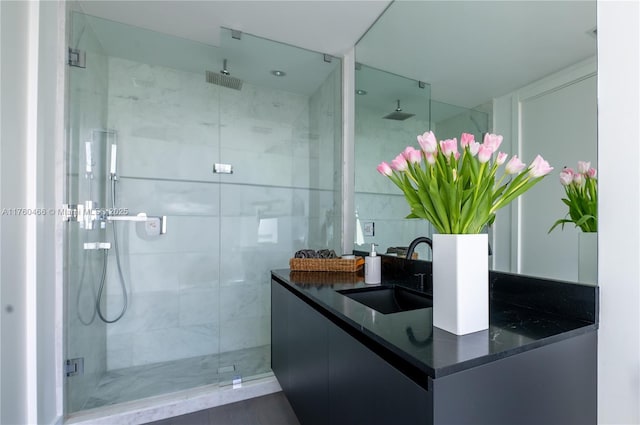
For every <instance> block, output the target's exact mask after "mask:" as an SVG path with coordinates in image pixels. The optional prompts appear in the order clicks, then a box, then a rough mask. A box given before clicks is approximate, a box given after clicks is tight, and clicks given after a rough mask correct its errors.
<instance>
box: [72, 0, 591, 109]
mask: <svg viewBox="0 0 640 425" xmlns="http://www.w3.org/2000/svg"><path fill="white" fill-rule="evenodd" d="M80 5H81V7H82V9H83V11H84V12H86V13H88V14H90V15H95V16H99V17H103V18H106V19H110V20H114V21H118V22H123V23H126V24H130V25H135V26H138V27H142V28H146V29H151V30H154V31H158V32H162V33H165V34H169V35H174V36H178V37H181V38H184V39H189V40H195V41H198V42H201V43H205V44H209V45H214V46H218V45H220V43H221V31H220V28H221V27H223V28H233V29H237V30H240V31H243V32H245V33H249V34H253V35H257V36H260V37H264V38H267V39H271V40H275V41H279V42H283V43H287V44H291V45H294V46H298V47H303V48H306V49H310V50H314V51H317V52H322V53H329V54H331V55H335V56H340V55H342V54H344V53H345V52H346V51H348V50H349V49H350V47H352V46H353V45H354V44H355V43H356V42H357V41H358V40H359V39H360V37H361V36H362V35H363V34H364V33H365V32H366V31H367V29H368V28H369V27H370V26H371V25H372V24H373V23H374V22H375V21H376V19H377V18H378V16H379V15H380V14H381V13H382V12H383V11H384V10H385V8H386V7H387V6H388V5H389V2H388V1H371V0H362V1H329V0H325V1H303V0H298V1H245V0H236V1H204V0H201V1H175V0H174V1H169V0H167V1H149V0H144V1H116V0H111V1H95V0H84V1H81V2H80ZM595 13H596V3H595V0H591V1H576V0H567V1H558V0H556V1H523V0H511V1H486V0H475V1H474V0H469V1H451V0H449V1H431V0H423V1H396V2H394V3H393V4H392V5H391V6H390V7H389V9H388V10H387V11H386V13H385V14H384V15H383V16H382V17H381V18H380V19H379V20H378V22H377V23H376V24H375V26H374V27H373V28H372V30H371V31H369V32H368V33H367V34H366V36H365V37H364V38H363V39H362V41H361V42H360V43H359V44H358V46H357V49H356V51H357V60H358V61H359V62H362V63H363V64H366V65H369V66H372V67H375V68H379V69H383V70H386V71H389V72H393V73H397V74H399V75H403V76H406V77H410V78H413V79H416V80H421V81H425V82H427V83H430V84H431V91H432V96H433V98H434V99H435V100H439V101H442V102H447V103H452V104H456V105H459V106H466V107H475V106H477V105H479V104H482V103H484V102H487V101H489V100H490V99H491V98H492V97H496V96H500V95H502V94H506V93H508V92H509V91H512V90H513V89H515V88H518V87H521V86H523V85H525V84H527V83H529V82H532V81H535V80H537V79H539V78H542V77H544V76H546V75H548V74H550V73H552V72H555V71H557V70H559V69H562V68H564V67H566V66H568V65H571V64H573V63H576V62H578V61H580V60H582V59H585V58H587V57H590V56H593V55H594V54H595V48H596V40H595V37H593V36H591V35H589V34H587V33H588V31H589V30H591V29H593V28H594V27H595V25H596V18H595ZM222 41H223V40H222ZM283 66H284V65H283ZM239 77H240V78H242V76H239Z"/></svg>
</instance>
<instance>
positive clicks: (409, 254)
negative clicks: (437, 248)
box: [405, 236, 493, 260]
mask: <svg viewBox="0 0 640 425" xmlns="http://www.w3.org/2000/svg"><path fill="white" fill-rule="evenodd" d="M423 242H424V243H426V244H427V245H429V248H431V252H432V253H433V241H431V239H430V238H428V237H426V236H420V237H419V238H415V239H414V240H413V241H411V243H410V244H409V248H407V255H406V257H405V258H406V259H407V260H411V257H413V251H415V249H416V246H418V244H420V243H423ZM489 255H493V250H492V249H491V244H489Z"/></svg>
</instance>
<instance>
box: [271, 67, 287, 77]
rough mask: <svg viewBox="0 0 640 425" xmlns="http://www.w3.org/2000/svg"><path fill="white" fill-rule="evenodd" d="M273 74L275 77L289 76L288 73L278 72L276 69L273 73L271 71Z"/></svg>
mask: <svg viewBox="0 0 640 425" xmlns="http://www.w3.org/2000/svg"><path fill="white" fill-rule="evenodd" d="M271 74H272V75H275V76H276V77H284V76H285V75H287V73H286V72H284V71H280V70H277V69H274V70H273V71H271Z"/></svg>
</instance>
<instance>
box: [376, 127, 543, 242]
mask: <svg viewBox="0 0 640 425" xmlns="http://www.w3.org/2000/svg"><path fill="white" fill-rule="evenodd" d="M418 143H419V145H420V148H421V149H420V150H418V149H415V148H413V147H411V146H409V147H407V148H406V149H405V150H404V151H403V152H402V153H401V154H399V155H398V156H397V157H396V158H395V159H393V160H392V161H391V164H388V163H386V162H382V163H381V164H380V165H378V167H377V169H378V171H379V172H380V173H381V174H383V175H385V176H387V177H389V178H390V179H391V181H393V183H395V184H396V186H398V187H399V188H400V190H402V193H404V196H405V198H406V200H407V202H408V203H409V207H410V208H411V213H410V214H409V215H408V216H407V218H422V219H426V220H428V221H430V222H431V224H433V226H434V227H435V228H436V230H437V231H438V232H439V233H441V234H478V233H480V232H481V231H482V230H483V229H484V228H485V227H486V226H489V225H491V224H492V223H493V221H494V220H495V214H496V211H497V210H499V209H500V208H502V207H504V206H506V205H508V204H509V203H510V202H511V201H513V200H514V199H516V198H517V197H518V196H520V195H521V194H523V193H524V192H526V191H527V190H529V189H530V188H531V187H533V186H534V185H535V184H536V183H538V182H539V181H540V180H541V179H542V178H543V177H544V176H546V175H547V174H549V172H551V170H553V168H552V167H550V166H549V163H548V162H547V161H545V160H544V159H543V158H542V157H541V156H540V155H538V156H536V158H535V159H534V160H533V162H532V163H531V164H530V165H529V166H526V165H525V164H524V163H523V162H522V161H521V160H520V159H519V158H518V156H517V155H513V156H512V157H511V159H510V160H509V161H508V162H507V154H506V153H504V152H498V153H497V154H496V156H495V158H494V157H493V156H494V153H496V152H497V151H498V148H499V147H500V144H501V143H502V136H500V135H496V134H486V135H485V137H484V140H483V143H482V144H480V143H478V142H476V141H475V140H474V136H473V135H472V134H468V133H462V135H461V137H460V148H461V152H460V151H458V142H457V140H456V139H448V140H443V141H440V142H439V143H438V142H437V140H436V137H435V135H434V134H433V132H431V131H429V132H426V133H424V134H422V135H419V136H418ZM505 162H506V165H505V167H504V172H503V173H502V174H501V175H500V177H499V178H497V174H498V170H499V168H500V166H501V165H503V164H505Z"/></svg>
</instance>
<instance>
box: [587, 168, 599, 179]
mask: <svg viewBox="0 0 640 425" xmlns="http://www.w3.org/2000/svg"><path fill="white" fill-rule="evenodd" d="M596 174H598V172H597V171H596V169H595V168H589V171H587V176H589V178H591V179H595V178H596Z"/></svg>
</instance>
